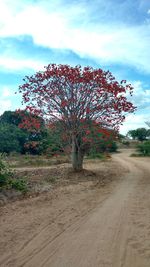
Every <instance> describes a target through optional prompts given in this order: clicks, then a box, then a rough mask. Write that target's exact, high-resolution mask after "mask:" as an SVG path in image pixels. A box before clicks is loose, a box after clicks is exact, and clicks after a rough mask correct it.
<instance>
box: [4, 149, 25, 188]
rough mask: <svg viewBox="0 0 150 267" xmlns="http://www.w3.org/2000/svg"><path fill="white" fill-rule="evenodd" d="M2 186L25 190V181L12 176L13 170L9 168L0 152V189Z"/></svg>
mask: <svg viewBox="0 0 150 267" xmlns="http://www.w3.org/2000/svg"><path fill="white" fill-rule="evenodd" d="M2 188H7V189H11V188H14V189H16V190H19V191H21V192H23V193H26V192H27V182H26V181H25V180H23V179H15V178H13V172H12V171H11V170H10V167H9V165H8V163H7V162H6V161H5V160H4V157H3V156H2V154H0V189H2Z"/></svg>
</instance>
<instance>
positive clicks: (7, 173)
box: [0, 154, 12, 187]
mask: <svg viewBox="0 0 150 267" xmlns="http://www.w3.org/2000/svg"><path fill="white" fill-rule="evenodd" d="M11 177H12V172H11V170H10V168H9V166H8V164H7V163H6V162H5V161H4V159H3V156H2V154H0V187H4V186H7V185H8V183H9V179H10V178H11Z"/></svg>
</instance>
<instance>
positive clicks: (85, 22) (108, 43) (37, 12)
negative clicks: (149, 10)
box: [0, 0, 150, 72]
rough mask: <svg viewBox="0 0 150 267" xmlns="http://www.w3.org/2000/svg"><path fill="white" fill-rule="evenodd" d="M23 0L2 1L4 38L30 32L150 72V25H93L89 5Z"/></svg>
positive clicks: (43, 41)
mask: <svg viewBox="0 0 150 267" xmlns="http://www.w3.org/2000/svg"><path fill="white" fill-rule="evenodd" d="M21 2H22V1H16V3H17V4H16V6H15V8H14V7H13V6H12V2H11V1H8V0H7V1H6V0H2V1H1V4H0V5H1V6H0V8H1V7H2V14H3V15H2V17H1V18H0V25H1V26H0V36H1V37H7V36H20V35H30V36H32V38H33V41H34V43H35V44H38V45H42V46H45V47H49V48H60V49H71V50H73V51H74V52H75V53H77V54H78V55H80V56H81V57H85V56H86V57H91V58H94V59H95V60H97V61H99V62H102V63H103V64H105V63H123V64H129V65H132V66H134V67H136V68H141V69H143V70H145V71H147V72H150V64H149V62H150V54H149V53H147V51H148V50H149V43H150V36H149V24H145V25H142V26H134V27H130V26H126V25H121V24H120V26H119V24H118V23H116V25H115V24H114V23H113V24H108V22H107V21H106V23H105V24H102V23H100V22H96V24H93V23H92V22H91V20H90V18H87V15H86V13H88V11H89V10H88V6H87V7H86V6H85V5H83V3H82V2H81V3H80V4H77V5H76V6H72V8H65V6H62V5H61V1H56V4H55V1H52V2H51V4H49V5H48V4H47V2H46V1H42V2H40V3H38V4H34V5H33V4H28V5H25V4H23V2H22V5H21ZM8 3H9V5H8ZM52 3H53V4H52ZM55 7H57V8H55ZM81 18H82V20H81ZM27 63H29V65H30V62H27ZM32 65H33V67H34V64H31V66H32Z"/></svg>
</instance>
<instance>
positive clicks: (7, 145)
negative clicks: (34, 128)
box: [0, 123, 27, 153]
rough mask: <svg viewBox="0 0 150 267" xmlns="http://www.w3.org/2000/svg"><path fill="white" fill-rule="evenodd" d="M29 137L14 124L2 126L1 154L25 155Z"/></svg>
mask: <svg viewBox="0 0 150 267" xmlns="http://www.w3.org/2000/svg"><path fill="white" fill-rule="evenodd" d="M26 139H27V135H26V134H25V133H24V132H23V131H22V130H21V129H19V128H18V127H17V126H15V125H13V124H8V123H7V124H6V123H5V124H4V123H3V124H0V152H1V153H3V152H5V153H10V152H20V153H23V149H24V144H25V142H26Z"/></svg>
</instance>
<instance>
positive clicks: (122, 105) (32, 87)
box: [19, 64, 135, 170]
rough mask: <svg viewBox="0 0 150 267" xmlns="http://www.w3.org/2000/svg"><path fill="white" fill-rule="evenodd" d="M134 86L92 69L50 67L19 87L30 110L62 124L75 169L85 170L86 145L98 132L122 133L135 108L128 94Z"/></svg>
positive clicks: (29, 78)
mask: <svg viewBox="0 0 150 267" xmlns="http://www.w3.org/2000/svg"><path fill="white" fill-rule="evenodd" d="M132 91H133V87H132V86H131V85H130V84H126V81H125V80H123V81H121V82H120V83H119V82H117V81H116V80H115V78H114V77H113V75H112V74H111V72H109V71H103V70H102V69H93V68H92V67H84V68H81V66H75V67H71V66H69V65H56V64H50V65H48V66H47V67H45V70H44V71H39V72H37V73H35V75H32V76H30V77H29V76H26V77H25V79H24V84H23V85H21V86H20V87H19V92H20V93H22V96H23V103H24V104H26V109H27V111H29V112H31V113H33V114H35V115H38V116H42V117H43V118H44V119H45V120H47V121H49V122H51V123H50V124H51V125H52V124H53V123H56V122H59V121H60V122H61V126H62V127H63V131H64V133H65V134H66V135H67V138H68V141H69V140H70V141H71V147H72V166H73V169H74V170H81V169H82V165H83V157H84V154H85V146H84V144H85V143H87V141H88V142H92V138H91V137H90V138H89V136H90V132H91V129H93V126H94V127H95V130H96V129H97V130H98V131H99V132H100V131H102V132H103V133H104V132H105V133H106V136H107V134H108V132H109V131H108V132H107V128H109V129H110V128H111V129H113V130H115V131H116V130H118V129H119V125H120V124H121V123H122V122H123V121H124V119H125V114H126V113H128V112H133V111H134V110H135V107H134V106H133V104H132V103H131V102H129V101H128V100H127V97H126V96H125V94H126V93H127V92H129V93H130V94H132ZM37 125H38V124H37Z"/></svg>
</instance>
